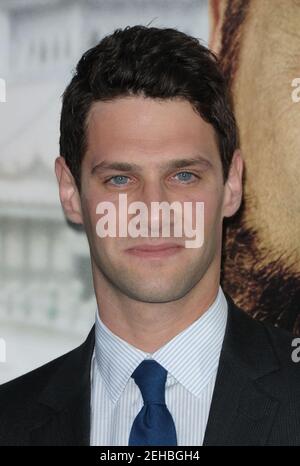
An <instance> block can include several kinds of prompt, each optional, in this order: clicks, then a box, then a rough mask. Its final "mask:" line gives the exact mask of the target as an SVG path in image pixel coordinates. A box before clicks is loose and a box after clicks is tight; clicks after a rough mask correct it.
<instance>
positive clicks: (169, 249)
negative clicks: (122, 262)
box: [125, 243, 184, 259]
mask: <svg viewBox="0 0 300 466" xmlns="http://www.w3.org/2000/svg"><path fill="white" fill-rule="evenodd" d="M183 249H184V248H183V246H181V245H180V244H176V243H162V244H156V245H154V244H143V245H138V246H134V247H132V248H129V249H126V251H125V252H126V253H127V254H130V255H132V256H137V257H140V258H142V257H143V258H146V259H147V258H148V259H156V258H157V259H160V258H163V257H169V256H173V255H175V254H178V253H179V252H180V251H182V250H183Z"/></svg>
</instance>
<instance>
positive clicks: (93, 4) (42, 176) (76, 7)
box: [0, 0, 208, 383]
mask: <svg viewBox="0 0 300 466" xmlns="http://www.w3.org/2000/svg"><path fill="white" fill-rule="evenodd" d="M207 8H208V7H207V2H206V0H203V1H201V0H164V1H162V0H151V2H149V1H147V0H109V1H108V0H87V1H76V0H74V1H72V0H26V1H23V0H10V1H5V0H2V1H1V0H0V78H1V79H2V80H4V82H5V84H6V86H5V93H6V95H5V102H4V101H1V102H0V121H1V132H0V283H1V286H0V341H1V347H4V346H5V362H4V361H3V360H1V357H0V383H3V382H5V381H7V380H10V379H12V378H15V377H17V376H18V375H21V374H23V373H26V372H28V371H29V370H31V369H33V368H35V367H38V366H39V365H41V364H43V363H45V362H47V361H49V360H51V359H53V358H54V357H56V356H59V355H61V354H63V353H64V352H67V351H69V350H71V349H73V348H74V347H76V346H77V345H78V344H80V343H81V342H82V341H83V340H84V339H85V337H86V335H87V333H88V330H89V329H90V327H91V326H92V324H93V322H94V318H95V312H96V300H95V297H94V294H93V288H92V280H91V273H90V262H89V252H88V245H87V241H86V239H85V236H84V234H83V233H82V232H80V231H76V230H75V229H74V228H72V227H71V226H70V225H68V224H67V223H66V220H65V218H64V216H63V213H62V209H61V206H60V202H59V196H58V188H57V182H56V178H55V174H54V160H55V157H56V156H57V155H58V147H59V146H58V142H59V118H60V110H61V95H62V93H63V90H64V88H65V87H66V85H67V83H68V82H69V81H70V79H71V76H72V70H73V69H74V67H75V66H76V63H77V61H78V60H79V58H80V56H81V55H82V53H83V52H84V51H85V50H87V49H88V48H90V47H92V46H94V45H95V44H96V43H97V41H99V40H100V39H101V38H102V37H103V36H105V35H106V34H108V33H110V32H112V31H113V30H114V29H116V28H118V27H125V26H127V25H134V24H143V25H147V24H150V23H151V25H153V26H157V27H174V28H177V29H179V30H181V31H183V32H186V33H188V34H190V35H193V36H195V37H198V38H200V39H202V41H203V43H204V45H207V39H208V11H207ZM2 353H3V351H2Z"/></svg>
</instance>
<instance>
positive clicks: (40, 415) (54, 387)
mask: <svg viewBox="0 0 300 466" xmlns="http://www.w3.org/2000/svg"><path fill="white" fill-rule="evenodd" d="M94 330H95V329H94V327H93V328H92V329H91V331H90V333H89V335H88V337H87V339H86V341H85V342H84V343H83V344H82V345H81V346H80V347H78V348H76V349H75V350H74V351H71V352H70V353H69V355H67V356H66V357H65V359H64V360H63V362H62V364H61V366H60V367H59V368H58V369H57V371H56V372H55V373H54V374H53V375H52V377H51V379H50V381H49V383H48V384H47V386H46V388H45V389H44V390H43V392H42V393H41V396H40V398H39V400H38V407H37V412H36V413H34V418H35V421H34V426H33V427H32V428H31V429H30V432H29V443H30V445H89V436H90V392H91V384H90V367H91V358H92V354H93V349H94V338H95V335H94V333H95V332H94ZM45 439H47V441H46V442H45Z"/></svg>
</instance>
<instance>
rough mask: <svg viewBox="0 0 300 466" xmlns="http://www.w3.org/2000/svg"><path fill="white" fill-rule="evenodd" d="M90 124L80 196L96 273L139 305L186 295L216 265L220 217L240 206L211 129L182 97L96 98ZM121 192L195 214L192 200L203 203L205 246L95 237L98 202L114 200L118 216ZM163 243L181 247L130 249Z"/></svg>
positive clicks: (129, 197)
mask: <svg viewBox="0 0 300 466" xmlns="http://www.w3.org/2000/svg"><path fill="white" fill-rule="evenodd" d="M87 123H88V124H87V143H88V144H87V146H88V149H87V152H86V154H85V155H84V158H83V162H82V169H81V195H80V197H81V209H82V216H83V223H84V226H85V229H86V233H87V237H88V240H89V244H90V249H91V258H92V266H93V271H94V274H96V275H97V277H98V278H99V279H100V280H101V279H102V280H106V281H107V282H109V283H110V285H112V286H113V287H114V288H116V289H117V290H118V291H119V292H121V293H123V294H125V295H127V296H129V297H131V298H133V299H136V300H139V301H142V302H169V301H173V300H176V299H179V298H181V297H183V296H185V295H186V293H188V292H189V291H190V290H191V289H192V288H193V287H194V286H195V285H196V284H197V283H198V282H199V281H200V280H201V278H202V277H203V275H204V274H205V273H206V272H207V271H208V270H209V269H210V268H213V267H214V268H215V269H216V270H218V267H219V260H220V253H221V251H220V249H221V236H222V219H223V216H225V215H226V216H227V215H232V214H233V213H234V211H235V210H236V209H237V207H238V206H237V205H236V200H235V201H233V200H232V191H231V188H230V183H229V184H228V183H226V184H225V185H224V182H223V176H222V164H221V160H220V155H219V151H218V147H217V143H216V137H215V133H214V129H213V127H212V126H211V125H209V124H208V123H206V122H205V121H204V120H203V119H202V118H201V117H200V116H199V115H198V114H197V113H196V112H195V111H194V110H193V108H192V106H191V104H190V103H189V102H187V101H184V100H179V99H173V100H157V99H149V98H144V97H124V98H117V99H115V100H113V101H110V102H95V103H94V104H93V105H92V107H91V109H90V112H89V115H88V122H87ZM191 159H192V160H193V161H192V160H191ZM117 164H119V165H117ZM120 164H123V165H120ZM176 164H177V165H176ZM112 165H113V166H112ZM176 166H177V168H176ZM178 167H179V168H178ZM235 173H236V172H235V171H234V174H233V178H234V177H235V176H236V177H237V178H239V175H237V174H236V175H235ZM233 185H234V183H233ZM119 194H126V195H127V204H128V205H129V204H130V203H131V202H135V201H139V202H143V203H145V204H146V205H147V206H148V207H149V212H150V203H151V202H153V201H157V202H162V201H166V202H168V203H172V202H174V201H179V202H180V203H183V202H187V201H189V202H192V205H193V215H194V216H195V205H196V202H204V244H203V246H202V247H200V248H196V249H195V248H186V247H184V240H185V238H184V236H183V237H181V238H178V237H174V236H173V237H170V238H162V237H160V238H152V237H150V236H149V237H148V238H141V237H138V238H132V237H130V236H127V237H118V236H117V237H109V236H108V237H105V238H100V237H99V236H98V235H97V232H96V224H97V221H98V220H99V214H97V213H96V207H97V204H98V203H99V202H105V201H109V202H112V203H114V205H115V207H116V211H117V219H118V215H119V213H118V207H119V202H118V200H119ZM128 218H129V217H128ZM150 220H151V217H150V216H149V222H150ZM117 227H118V224H117ZM117 231H118V230H117ZM171 231H172V230H171ZM163 243H173V245H174V244H176V245H177V246H179V247H178V248H173V249H170V250H168V251H164V252H161V253H156V254H153V253H152V254H151V253H147V252H145V251H137V250H136V249H134V248H136V247H137V246H141V245H146V244H147V245H149V244H150V245H158V244H160V245H161V244H163Z"/></svg>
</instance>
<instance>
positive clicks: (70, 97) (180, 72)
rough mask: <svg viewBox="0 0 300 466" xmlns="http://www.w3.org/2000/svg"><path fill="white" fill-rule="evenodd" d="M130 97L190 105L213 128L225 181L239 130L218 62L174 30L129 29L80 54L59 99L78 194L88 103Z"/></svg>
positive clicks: (63, 143)
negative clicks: (179, 101)
mask: <svg viewBox="0 0 300 466" xmlns="http://www.w3.org/2000/svg"><path fill="white" fill-rule="evenodd" d="M132 95H137V96H138V95H142V96H144V97H151V98H159V99H172V98H176V97H178V98H182V99H185V100H187V101H189V102H190V103H191V104H192V106H193V108H194V109H195V110H196V111H197V112H198V113H199V114H200V116H201V117H202V118H203V119H204V120H205V121H206V122H208V123H210V124H211V125H212V126H213V127H214V129H215V133H216V139H217V143H218V147H219V151H220V156H221V161H222V167H223V177H224V181H225V180H226V179H227V176H228V171H229V167H230V164H231V160H232V156H233V152H234V150H235V149H236V148H237V146H238V131H237V126H236V121H235V117H234V115H233V111H232V99H231V96H230V94H229V90H228V86H227V82H226V80H225V78H224V76H223V74H222V71H221V69H220V66H219V63H218V59H217V57H216V56H215V54H213V53H212V52H211V51H210V50H209V49H208V48H206V47H204V46H203V45H202V44H201V43H200V41H199V40H198V39H196V38H194V37H191V36H189V35H187V34H185V33H183V32H180V31H178V30H176V29H171V28H156V27H146V26H133V27H129V26H128V27H126V28H124V29H116V30H115V31H114V32H113V33H112V34H110V35H108V36H106V37H104V38H103V39H102V40H101V41H100V42H99V43H98V44H97V45H96V46H95V47H93V48H91V49H89V50H87V51H86V52H85V53H84V54H83V55H82V57H81V59H80V60H79V62H78V64H77V67H76V70H75V73H74V76H73V77H72V79H71V82H70V83H69V85H68V86H67V88H66V90H65V91H64V93H63V96H62V97H63V103H62V111H61V120H60V154H61V156H62V157H64V158H65V160H66V163H67V166H68V167H69V169H70V171H71V173H72V174H73V176H74V179H75V181H76V183H77V186H78V188H79V189H80V172H81V161H82V159H83V156H84V154H85V152H86V150H87V138H86V121H87V116H88V113H89V110H90V108H91V105H92V103H93V102H95V101H109V100H113V99H115V98H117V97H124V96H132Z"/></svg>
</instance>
